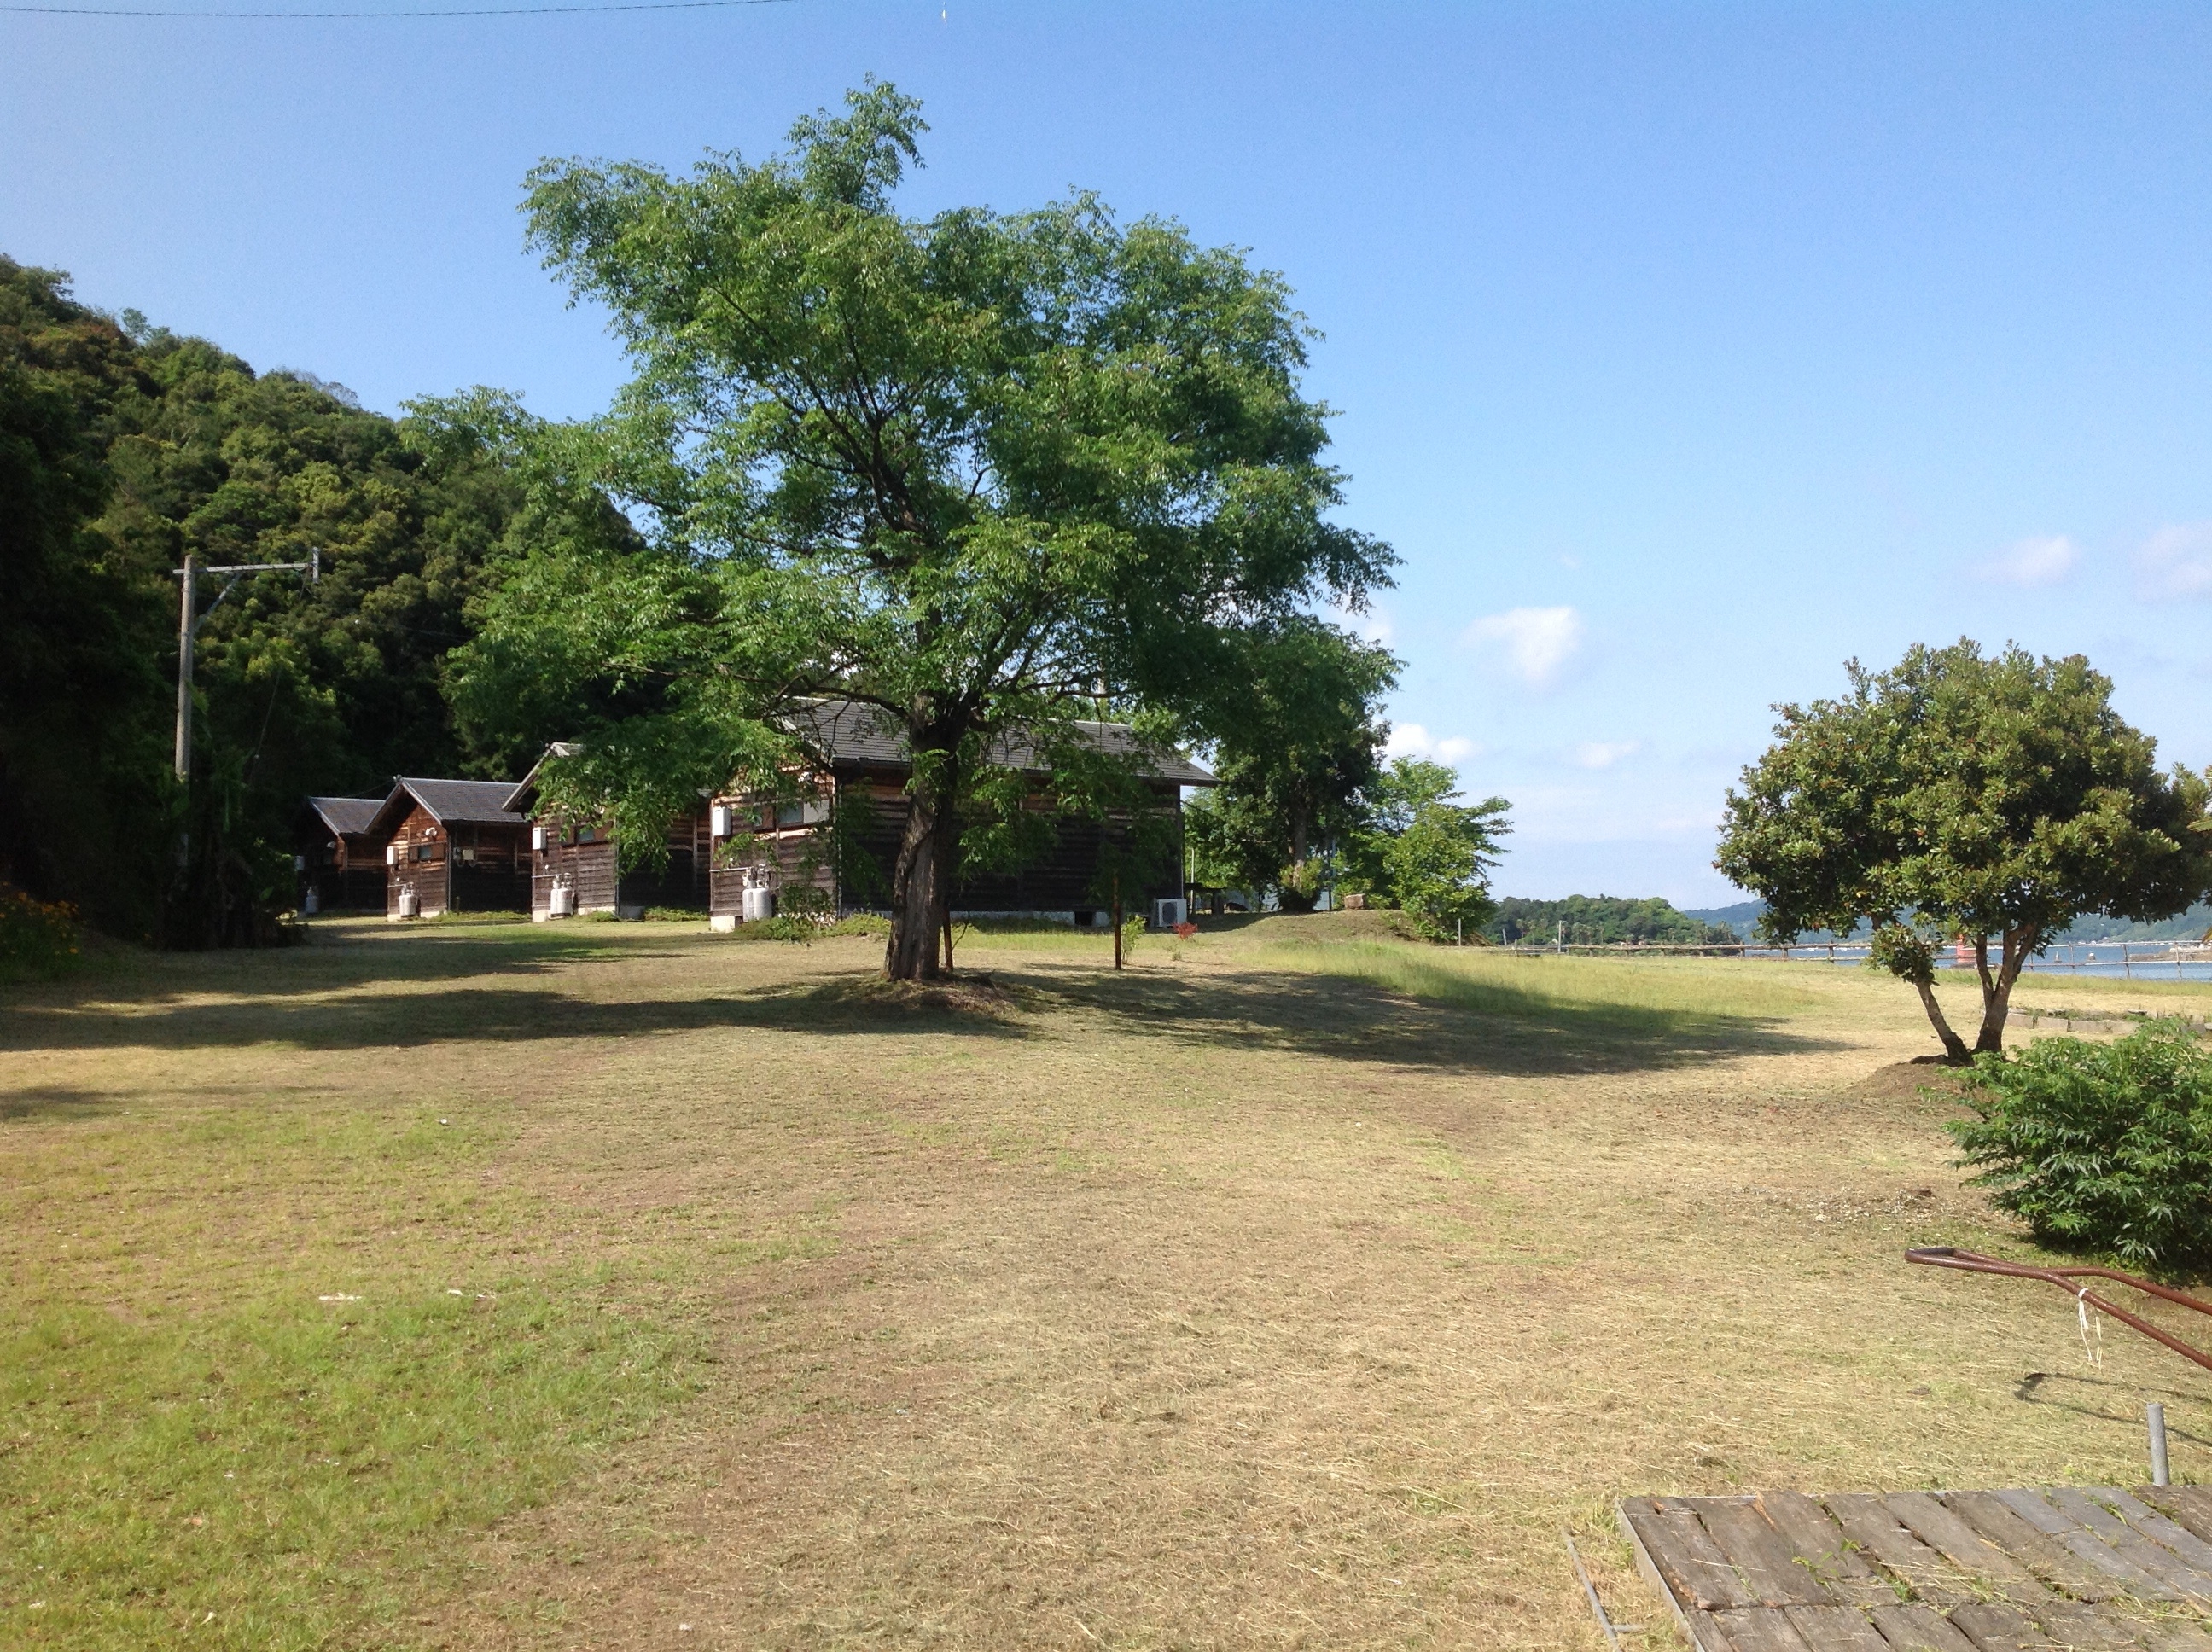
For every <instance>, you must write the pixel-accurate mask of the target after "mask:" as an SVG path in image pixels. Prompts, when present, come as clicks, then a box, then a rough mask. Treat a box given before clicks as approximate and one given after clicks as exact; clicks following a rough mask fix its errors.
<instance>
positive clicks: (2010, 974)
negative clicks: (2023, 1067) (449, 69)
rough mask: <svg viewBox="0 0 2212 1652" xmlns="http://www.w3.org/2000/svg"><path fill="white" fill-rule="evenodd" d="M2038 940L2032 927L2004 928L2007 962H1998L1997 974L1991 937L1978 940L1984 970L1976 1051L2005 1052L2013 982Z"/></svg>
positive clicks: (1976, 948) (1978, 959)
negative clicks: (1992, 967)
mask: <svg viewBox="0 0 2212 1652" xmlns="http://www.w3.org/2000/svg"><path fill="white" fill-rule="evenodd" d="M2034 944H2035V932H2034V931H2033V929H2008V930H2007V931H2005V932H2004V962H2003V963H2000V964H1999V965H1998V966H1997V970H1996V975H1995V976H1994V977H1992V976H1991V975H1990V955H1989V937H1988V936H1986V935H1984V936H1982V937H1980V938H1978V940H1977V941H1976V943H1975V946H1974V961H1975V963H1978V964H1979V965H1980V966H1981V972H1982V1030H1981V1033H1980V1035H1979V1036H1978V1037H1977V1038H1976V1039H1975V1040H1974V1051H1975V1054H1981V1053H1982V1052H1984V1051H1987V1052H1989V1053H1990V1054H1992V1055H1995V1054H2002V1051H2003V1049H2004V1029H2005V1017H2007V1016H2008V1015H2010V1014H2011V1013H2012V989H2013V983H2014V982H2015V981H2018V980H2019V979H2020V972H2021V969H2022V968H2024V967H2025V966H2026V964H2027V954H2028V950H2029V948H2031V947H2032V946H2033V945H2034Z"/></svg>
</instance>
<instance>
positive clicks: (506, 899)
mask: <svg viewBox="0 0 2212 1652" xmlns="http://www.w3.org/2000/svg"><path fill="white" fill-rule="evenodd" d="M513 792H514V784H513V781H511V780H419V779H415V778H411V777H409V776H404V775H403V776H402V777H401V778H400V779H399V780H398V783H397V784H395V785H394V786H393V787H392V795H391V796H390V797H388V798H386V799H385V800H384V802H383V805H382V806H381V807H380V808H379V809H378V811H377V812H376V817H375V819H374V821H373V822H371V823H370V826H369V831H370V832H371V833H372V834H373V835H375V836H377V837H379V838H380V839H381V840H382V841H383V843H384V858H385V868H384V871H385V908H384V912H385V916H386V917H387V918H393V919H398V918H413V917H422V918H435V917H436V916H438V915H439V914H441V913H447V912H527V911H528V910H529V909H530V823H529V821H528V820H527V819H526V818H525V817H522V816H521V815H519V814H516V813H515V812H514V811H513V810H511V809H509V808H507V799H508V798H509V797H510V796H512V795H513Z"/></svg>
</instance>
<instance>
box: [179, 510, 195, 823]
mask: <svg viewBox="0 0 2212 1652" xmlns="http://www.w3.org/2000/svg"><path fill="white" fill-rule="evenodd" d="M198 598H199V561H198V559H197V557H195V556H193V555H192V554H191V552H190V551H186V552H185V572H184V592H183V596H182V599H181V600H180V601H179V604H178V616H177V778H178V779H179V780H183V781H185V782H186V783H187V784H190V782H191V778H192V634H193V633H194V632H196V631H197V630H198V629H199V626H198V624H197V618H198V615H197V608H198V605H199V599H198Z"/></svg>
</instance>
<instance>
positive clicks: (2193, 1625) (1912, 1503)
mask: <svg viewBox="0 0 2212 1652" xmlns="http://www.w3.org/2000/svg"><path fill="white" fill-rule="evenodd" d="M1618 1509H1619V1514H1620V1523H1621V1529H1622V1530H1623V1532H1624V1533H1625V1534H1626V1535H1627V1536H1628V1539H1629V1540H1630V1543H1631V1545H1632V1546H1633V1547H1634V1549H1635V1551H1636V1556H1637V1562H1638V1569H1639V1570H1641V1571H1642V1572H1643V1574H1644V1578H1645V1580H1646V1581H1647V1582H1649V1583H1650V1585H1651V1586H1652V1587H1653V1588H1656V1589H1657V1590H1659V1591H1660V1592H1661V1593H1662V1594H1663V1595H1664V1596H1665V1598H1666V1600H1667V1603H1668V1606H1671V1607H1672V1608H1673V1609H1674V1613H1675V1616H1676V1618H1677V1619H1678V1621H1680V1624H1681V1625H1682V1626H1683V1628H1684V1629H1685V1630H1686V1631H1687V1632H1688V1633H1689V1634H1690V1635H1691V1636H1692V1637H1693V1643H1694V1644H1695V1645H1696V1646H1697V1647H1698V1648H1699V1649H1700V1652H2126V1649H2136V1648H2140V1649H2142V1652H2212V1491H2200V1490H2199V1489H2198V1488H2196V1487H2187V1486H2184V1487H2160V1488H2157V1489H2155V1490H2137V1491H2120V1490H2117V1489H2115V1488H2112V1487H2109V1486H2093V1487H2072V1486H2065V1487H2058V1488H2056V1489H2052V1490H2034V1491H2030V1490H2023V1489H2021V1488H2017V1487H2014V1488H2004V1489H2000V1490H1996V1491H1933V1492H1930V1491H1903V1492H1893V1493H1888V1494H1876V1493H1872V1492H1863V1491H1862V1492H1841V1493H1838V1494H1836V1495H1834V1496H1831V1497H1810V1496H1808V1495H1807V1494H1806V1493H1804V1492H1802V1491H1767V1492H1762V1493H1759V1495H1757V1496H1755V1497H1753V1496H1736V1497H1627V1498H1623V1499H1622V1500H1621V1501H1620V1504H1619V1505H1618Z"/></svg>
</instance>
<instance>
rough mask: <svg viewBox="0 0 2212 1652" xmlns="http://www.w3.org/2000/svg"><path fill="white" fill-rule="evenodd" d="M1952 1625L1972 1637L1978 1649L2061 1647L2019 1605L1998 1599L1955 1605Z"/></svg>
mask: <svg viewBox="0 0 2212 1652" xmlns="http://www.w3.org/2000/svg"><path fill="white" fill-rule="evenodd" d="M1951 1627H1952V1628H1954V1629H1955V1630H1957V1631H1959V1632H1960V1634H1962V1635H1964V1636H1965V1637H1966V1638H1967V1639H1968V1640H1970V1641H1972V1643H1974V1646H1975V1649H1976V1652H2057V1647H2058V1643H2057V1641H2054V1640H2052V1639H2051V1637H2050V1636H2048V1635H2046V1634H2045V1633H2044V1632H2043V1631H2042V1630H2041V1629H2040V1628H2039V1627H2038V1626H2037V1625H2036V1623H2035V1621H2034V1620H2033V1619H2031V1618H2030V1617H2029V1616H2028V1615H2027V1613H2024V1612H2022V1611H2021V1609H2020V1608H2019V1607H2018V1606H2003V1605H2001V1604H1999V1603H1998V1602H1996V1601H1989V1602H1986V1603H1984V1602H1978V1601H1975V1602H1969V1603H1968V1604H1967V1605H1966V1606H1954V1607H1953V1608H1952V1611H1951Z"/></svg>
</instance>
